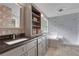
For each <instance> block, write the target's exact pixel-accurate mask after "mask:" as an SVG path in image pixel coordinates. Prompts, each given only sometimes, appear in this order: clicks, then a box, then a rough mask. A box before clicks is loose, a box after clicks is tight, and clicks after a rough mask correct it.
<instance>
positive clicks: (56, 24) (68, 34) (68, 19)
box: [48, 13, 78, 43]
mask: <svg viewBox="0 0 79 59" xmlns="http://www.w3.org/2000/svg"><path fill="white" fill-rule="evenodd" d="M77 20H78V13H75V14H69V15H63V16H57V17H53V18H49V20H48V32H49V34H50V33H51V34H52V35H55V34H57V35H58V36H59V35H62V36H64V38H65V39H66V40H67V41H68V42H70V43H77V42H78V39H77V29H78V28H77Z"/></svg>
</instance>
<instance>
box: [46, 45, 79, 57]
mask: <svg viewBox="0 0 79 59" xmlns="http://www.w3.org/2000/svg"><path fill="white" fill-rule="evenodd" d="M46 56H79V46H69V45H62V46H59V47H55V48H53V47H52V48H48V52H47V54H46Z"/></svg>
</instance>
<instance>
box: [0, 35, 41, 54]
mask: <svg viewBox="0 0 79 59" xmlns="http://www.w3.org/2000/svg"><path fill="white" fill-rule="evenodd" d="M41 35H42V34H40V35H38V36H36V37H39V36H41ZM36 37H35V36H34V37H33V36H32V37H22V38H28V40H25V41H22V42H19V43H16V44H13V45H7V44H6V43H4V41H10V40H11V39H4V40H1V39H0V54H2V53H4V52H7V51H9V50H11V49H14V48H16V47H19V46H21V45H24V44H26V43H29V42H30V41H32V40H33V38H36ZM18 39H20V38H17V39H15V40H18ZM13 40H14V39H13Z"/></svg>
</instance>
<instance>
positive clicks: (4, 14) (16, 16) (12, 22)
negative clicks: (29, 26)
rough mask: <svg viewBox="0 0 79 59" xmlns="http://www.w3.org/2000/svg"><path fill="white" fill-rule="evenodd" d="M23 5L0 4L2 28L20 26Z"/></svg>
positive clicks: (0, 24)
mask: <svg viewBox="0 0 79 59" xmlns="http://www.w3.org/2000/svg"><path fill="white" fill-rule="evenodd" d="M21 8H22V6H21V5H19V4H15V3H1V4H0V28H20V19H21V17H20V15H21Z"/></svg>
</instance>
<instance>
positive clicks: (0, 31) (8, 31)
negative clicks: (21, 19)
mask: <svg viewBox="0 0 79 59" xmlns="http://www.w3.org/2000/svg"><path fill="white" fill-rule="evenodd" d="M14 33H15V34H18V33H23V31H22V30H20V29H13V28H12V29H9V28H8V29H7V28H4V29H1V28H0V36H1V35H8V34H14Z"/></svg>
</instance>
